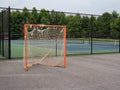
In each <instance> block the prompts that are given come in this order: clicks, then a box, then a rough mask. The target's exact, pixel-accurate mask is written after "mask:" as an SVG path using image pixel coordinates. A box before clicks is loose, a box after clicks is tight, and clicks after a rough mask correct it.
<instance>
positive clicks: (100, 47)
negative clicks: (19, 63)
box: [0, 8, 120, 58]
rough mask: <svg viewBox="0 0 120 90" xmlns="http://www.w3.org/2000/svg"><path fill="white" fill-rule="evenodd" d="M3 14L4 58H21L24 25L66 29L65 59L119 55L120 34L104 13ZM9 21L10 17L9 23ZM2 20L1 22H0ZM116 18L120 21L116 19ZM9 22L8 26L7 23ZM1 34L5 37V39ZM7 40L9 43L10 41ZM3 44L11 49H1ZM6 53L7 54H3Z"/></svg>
mask: <svg viewBox="0 0 120 90" xmlns="http://www.w3.org/2000/svg"><path fill="white" fill-rule="evenodd" d="M6 11H8V9H7V8H6V9H5V10H4V11H3V9H1V11H0V26H1V27H0V28H1V29H0V36H1V37H0V48H1V49H0V54H1V56H4V54H7V55H8V53H9V55H10V56H11V58H22V57H23V55H24V54H23V45H24V40H23V39H24V37H23V36H24V35H23V34H24V32H23V26H24V24H25V23H29V24H51V25H66V26H67V42H66V43H67V44H66V49H67V55H81V54H98V53H120V33H119V31H117V30H115V29H114V28H111V21H113V17H112V15H110V14H109V13H104V14H103V15H93V14H83V13H71V12H58V11H54V10H52V11H47V10H45V9H41V10H36V8H33V9H31V10H29V9H27V8H24V9H16V8H11V9H10V10H9V11H11V12H10V16H6V15H5V13H6ZM2 13H4V15H2ZM7 15H9V14H7ZM8 17H10V19H9V18H8ZM3 18H4V20H2V19H3ZM116 18H119V16H118V17H116ZM5 20H7V21H5ZM9 20H10V23H9V22H8V21H9ZM9 24H10V26H9ZM2 25H3V26H2ZM9 29H10V32H9V33H11V34H10V36H9V35H8V33H6V32H8V31H9ZM3 30H4V32H3ZM6 30H7V31H6ZM4 34H5V36H7V37H5V36H4ZM3 36H4V37H3ZM8 36H9V38H8ZM10 37H11V38H10ZM8 39H10V41H9V40H8ZM6 40H7V42H8V44H9V46H10V48H9V47H8V46H7V45H8V44H7V45H6V46H5V45H4V44H5V42H6ZM3 42H4V43H3ZM10 42H11V44H10ZM3 46H4V47H3ZM4 48H5V49H4ZM3 49H4V50H3ZM8 49H9V52H8V53H7V52H6V53H4V54H2V53H3V52H4V51H6V50H8ZM10 56H9V57H10ZM7 58H8V57H7Z"/></svg>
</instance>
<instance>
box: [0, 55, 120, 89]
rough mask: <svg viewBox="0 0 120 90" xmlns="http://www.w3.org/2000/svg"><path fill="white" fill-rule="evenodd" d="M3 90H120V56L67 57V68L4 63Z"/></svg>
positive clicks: (0, 77) (0, 64)
mask: <svg viewBox="0 0 120 90" xmlns="http://www.w3.org/2000/svg"><path fill="white" fill-rule="evenodd" d="M0 90H120V54H101V55H82V56H69V57H67V67H66V68H61V67H47V66H43V65H34V66H33V67H31V68H30V69H29V71H28V72H25V71H24V70H23V60H0Z"/></svg>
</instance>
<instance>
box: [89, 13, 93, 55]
mask: <svg viewBox="0 0 120 90" xmlns="http://www.w3.org/2000/svg"><path fill="white" fill-rule="evenodd" d="M90 24H91V25H90V26H91V30H90V31H91V33H90V38H91V54H93V15H91V22H90Z"/></svg>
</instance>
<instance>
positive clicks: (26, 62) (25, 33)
mask: <svg viewBox="0 0 120 90" xmlns="http://www.w3.org/2000/svg"><path fill="white" fill-rule="evenodd" d="M29 26H48V27H57V28H63V29H64V32H63V34H64V35H63V38H64V39H63V40H64V45H63V46H64V54H63V57H64V68H65V67H66V26H65V25H44V24H24V50H23V51H24V59H25V61H24V69H25V70H26V71H28V68H29V67H28V53H27V27H29Z"/></svg>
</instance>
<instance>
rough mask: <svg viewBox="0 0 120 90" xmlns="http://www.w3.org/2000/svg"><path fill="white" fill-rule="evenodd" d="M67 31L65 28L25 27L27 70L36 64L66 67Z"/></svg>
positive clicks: (46, 26) (50, 26)
mask: <svg viewBox="0 0 120 90" xmlns="http://www.w3.org/2000/svg"><path fill="white" fill-rule="evenodd" d="M65 31H66V28H65V26H56V25H44V26H43V25H32V24H27V25H25V27H24V33H25V44H24V63H25V68H28V67H31V66H32V65H34V64H42V65H47V66H65V58H66V56H65V53H66V50H65V49H66V48H65V40H66V39H65V38H66V37H65Z"/></svg>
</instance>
